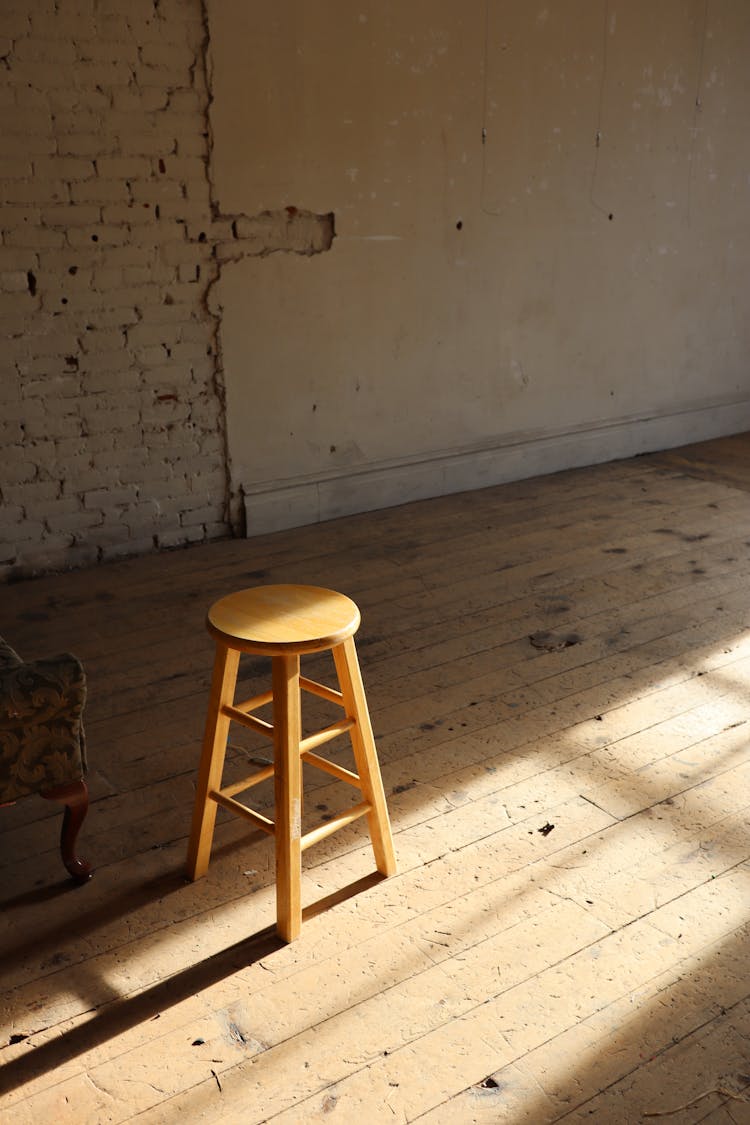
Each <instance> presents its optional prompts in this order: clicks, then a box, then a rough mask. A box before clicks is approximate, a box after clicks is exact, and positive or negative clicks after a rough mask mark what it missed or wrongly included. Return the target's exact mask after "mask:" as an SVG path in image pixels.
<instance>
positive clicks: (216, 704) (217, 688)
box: [187, 642, 240, 879]
mask: <svg viewBox="0 0 750 1125" xmlns="http://www.w3.org/2000/svg"><path fill="white" fill-rule="evenodd" d="M239 663H240V654H239V652H237V650H236V649H230V648H228V647H227V646H226V645H224V644H221V642H217V645H216V658H215V660H214V672H213V678H212V680H211V694H210V696H209V700H208V711H207V714H206V732H205V735H204V738H203V750H202V752H201V762H200V767H199V770H198V781H197V783H196V787H195V805H194V807H193V827H192V830H191V832H190V842H189V844H188V860H187V873H188V878H190V879H199V878H200V877H201V875H205V874H206V871H207V869H208V861H209V858H210V855H211V841H212V839H213V835H214V825H215V823H216V807H217V806H216V802H215V801H212V800H211V798H210V797H209V796H208V794H209V793H210V792H211V790H212V789H220V788H221V777H222V773H223V771H224V757H225V755H226V752H227V737H228V735H229V719H228V717H227V716H226V715H224V714H223V713H222V708H223V707H224V706H225V705H230V706H231V704H232V703H233V702H234V689H235V685H236V683H237V670H238V668H239Z"/></svg>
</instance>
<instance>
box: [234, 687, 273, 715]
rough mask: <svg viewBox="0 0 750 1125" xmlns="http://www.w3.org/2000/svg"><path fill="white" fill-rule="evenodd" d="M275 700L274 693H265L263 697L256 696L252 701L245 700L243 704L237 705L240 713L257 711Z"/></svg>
mask: <svg viewBox="0 0 750 1125" xmlns="http://www.w3.org/2000/svg"><path fill="white" fill-rule="evenodd" d="M272 699H273V692H272V691H264V692H263V693H262V694H261V695H254V696H252V698H251V699H243V700H242V702H241V703H235V707H236V708H237V709H238V711H244V712H245V713H246V714H247V712H248V711H257V710H258V708H259V707H265V705H266V703H270V702H271V701H272Z"/></svg>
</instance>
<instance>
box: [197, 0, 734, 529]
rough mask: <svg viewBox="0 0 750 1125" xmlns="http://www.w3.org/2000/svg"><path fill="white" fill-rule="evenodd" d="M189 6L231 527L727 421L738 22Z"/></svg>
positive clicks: (726, 15) (411, 492)
mask: <svg viewBox="0 0 750 1125" xmlns="http://www.w3.org/2000/svg"><path fill="white" fill-rule="evenodd" d="M208 12H209V27H210V43H211V46H210V53H209V55H210V66H211V89H212V104H211V110H210V113H211V128H212V137H213V148H212V159H211V169H212V188H213V192H214V196H215V199H216V201H217V204H218V207H219V210H220V212H221V213H222V214H225V215H232V214H236V215H240V216H245V217H248V216H249V217H253V216H255V217H256V221H258V217H261V218H262V216H263V214H264V213H265V212H271V213H273V214H282V215H283V214H284V211H285V209H286V208H290V209H292V210H290V211H288V212H286V213H287V214H288V215H294V210H293V209H294V208H299V209H303V210H304V211H305V212H306V213H307V212H309V213H311V214H313V215H321V216H322V215H327V214H328V213H331V212H332V213H333V216H334V224H335V238H334V239H333V241H332V242H330V241H329V244H328V248H326V247H325V246H323V247H318V248H317V249H318V250H319V251H320V252H313V251H312V250H308V251H306V252H299V251H298V252H296V253H295V252H288V251H289V247H288V245H287V248H286V250H284V249H283V247H284V246H285V245H286V244H284V243H283V242H280V243H274V241H273V239H271V240H270V241H267V242H266V243H265V244H264V247H263V249H262V252H260V253H258V252H255V253H253V254H252V256H248V255H244V254H239V255H237V256H236V257H235V258H234V259H231V260H227V261H225V263H224V266H223V269H222V272H221V277H220V279H219V281H218V282H217V283H216V285H215V287H214V292H213V294H212V299H213V301H214V302H215V306H216V309H217V310H218V311H220V313H221V318H222V319H221V329H220V337H221V342H222V354H223V362H224V369H225V383H226V395H227V434H228V445H229V455H230V471H231V478H232V488H233V492H234V494H235V496H236V497H237V496H239V497H244V500H245V506H246V511H247V526H248V531H249V533H252V532H254V531H262V530H267V529H269V528H274V527H280V526H285V525H290V524H300V523H304V522H311V521H314V520H317V519H323V518H328V517H331V516H335V515H338V514H342V513H344V512H347V511H355V510H366V509H367V508H368V507H378V506H382V505H385V504H389V503H398V502H400V501H403V500H407V499H411V498H414V497H418V496H428V495H435V494H437V493H440V492H447V491H451V490H455V489H460V488H469V487H475V486H479V485H483V484H491V483H495V482H497V481H500V480H504V479H509V478H511V477H520V476H524V475H530V474H532V473H536V472H543V471H551V470H555V469H559V468H565V467H568V466H571V465H575V464H582V463H591V462H594V461H597V460H604V459H607V458H611V457H616V456H626V455H629V454H632V453H636V452H639V451H642V450H644V449H653V448H658V447H664V446H669V445H676V444H680V443H681V442H684V441H688V440H697V439H700V438H703V437H708V436H714V435H716V434H719V433H728V432H732V431H736V430H739V429H742V428H745V427H746V426H747V425H748V424H750V376H749V374H748V355H749V354H750V349H749V347H748V344H749V341H748V333H749V331H750V328H749V325H750V318H749V317H748V307H747V306H748V293H750V254H749V253H748V251H749V250H750V245H749V243H750V229H749V228H748V224H747V222H746V213H747V205H748V200H749V197H750V135H749V134H748V133H747V130H746V128H745V123H746V122H747V120H748V118H749V117H750V69H749V68H748V66H747V59H748V57H750V7H748V5H747V4H746V3H744V0H722V2H719V0H712V2H706V0H660V3H659V4H653V3H651V2H650V0H627V2H625V0H568V2H566V3H565V4H561V3H558V4H543V3H541V2H540V3H534V4H531V3H528V2H526V0H497V2H490V3H485V2H480V0H462V2H461V3H459V2H458V0H440V2H436V0H429V2H428V0H413V2H410V3H409V4H403V3H395V2H391V0H388V2H383V0H377V2H376V0H362V2H360V3H357V4H352V3H351V2H350V0H330V2H329V3H327V4H325V5H323V6H320V5H311V4H309V3H303V2H302V0H288V2H287V3H285V4H283V5H266V6H258V5H248V4H245V3H242V2H240V0H221V2H219V0H213V2H211V3H209V5H208ZM277 245H278V246H280V247H281V249H279V252H273V251H274V250H275V248H276V246H277ZM294 249H295V248H294V247H292V250H294Z"/></svg>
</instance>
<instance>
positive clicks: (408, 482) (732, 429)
mask: <svg viewBox="0 0 750 1125" xmlns="http://www.w3.org/2000/svg"><path fill="white" fill-rule="evenodd" d="M746 429H750V399H741V400H735V401H732V402H726V401H725V402H718V403H712V404H708V405H702V406H696V407H691V408H687V409H684V410H680V411H678V412H674V413H669V414H666V413H665V414H661V415H653V416H650V417H629V418H622V419H618V420H617V421H613V422H603V423H592V424H587V425H581V426H578V427H572V428H568V429H564V430H563V429H561V430H558V431H550V430H545V431H539V432H532V431H527V432H525V433H520V434H511V435H505V436H504V437H503V438H502V439H501V440H500V441H498V442H497V443H496V444H492V445H481V446H472V447H466V448H463V449H454V450H441V451H438V452H435V453H433V454H428V455H423V456H420V457H413V458H408V457H405V458H402V459H399V460H394V461H388V462H380V463H378V464H372V465H368V466H362V467H358V468H356V469H349V470H339V471H335V472H329V473H325V474H320V475H319V476H311V477H298V478H296V479H293V480H289V479H287V480H278V481H267V482H265V483H263V484H259V485H255V486H250V487H248V486H247V485H245V486H244V488H243V491H244V497H245V515H246V521H247V535H248V537H250V536H253V535H261V534H265V533H266V532H270V531H281V530H283V529H285V528H290V527H303V526H304V525H306V524H311V523H321V522H323V521H324V520H332V519H337V518H338V517H339V516H348V515H353V514H354V513H356V512H370V511H374V510H375V509H377V508H390V507H393V506H395V505H397V504H406V503H408V502H410V501H412V500H426V499H429V498H430V497H433V496H446V495H448V494H449V493H453V492H466V491H470V490H473V489H476V488H487V487H490V486H491V485H495V484H503V483H505V482H507V481H511V480H522V479H525V478H527V477H535V476H540V475H542V474H544V473H554V472H559V471H560V470H562V469H574V468H580V467H581V466H584V465H596V464H601V463H602V462H605V461H615V460H620V459H621V458H623V457H634V456H635V455H636V454H638V453H647V452H654V451H656V450H662V449H670V448H673V447H674V446H677V445H687V444H689V443H690V442H694V441H707V440H708V439H709V438H713V437H720V436H721V435H722V434H730V433H738V432H740V431H742V430H746Z"/></svg>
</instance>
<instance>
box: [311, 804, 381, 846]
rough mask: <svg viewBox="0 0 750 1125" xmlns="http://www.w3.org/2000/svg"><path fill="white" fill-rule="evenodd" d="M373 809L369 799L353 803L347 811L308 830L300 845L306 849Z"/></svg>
mask: <svg viewBox="0 0 750 1125" xmlns="http://www.w3.org/2000/svg"><path fill="white" fill-rule="evenodd" d="M371 810H372V805H371V804H370V803H369V801H362V802H361V804H359V805H352V807H351V808H350V809H347V810H346V812H342V813H338V814H337V815H336V816H334V817H333V818H332V819H331V820H328V821H326V823H325V824H321V825H319V826H318V827H317V828H313V830H312V831H311V832H306V833H305V835H304V836H303V837H302V839H301V840H300V846H301V848H302V850H303V851H304V850H305V848H310V847H312V845H313V844H317V843H318V841H319V840H325V838H326V836H330V835H331V833H332V832H336V831H337V830H338V829H339V828H345V827H346V825H347V824H351V823H352V821H354V820H359V818H360V817H361V816H366V815H367V813H368V812H370V811H371Z"/></svg>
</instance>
